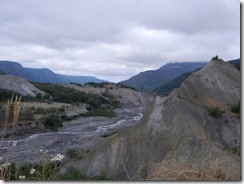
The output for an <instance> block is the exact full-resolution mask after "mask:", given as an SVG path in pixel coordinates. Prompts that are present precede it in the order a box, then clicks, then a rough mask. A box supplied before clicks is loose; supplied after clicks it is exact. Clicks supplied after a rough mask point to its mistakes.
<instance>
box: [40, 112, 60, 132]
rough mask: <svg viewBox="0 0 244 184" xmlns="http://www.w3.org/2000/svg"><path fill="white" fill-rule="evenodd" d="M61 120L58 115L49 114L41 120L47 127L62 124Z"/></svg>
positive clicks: (52, 127)
mask: <svg viewBox="0 0 244 184" xmlns="http://www.w3.org/2000/svg"><path fill="white" fill-rule="evenodd" d="M62 122H63V120H62V119H61V118H60V117H59V116H58V115H50V116H49V117H47V118H46V119H45V120H44V121H43V124H44V126H45V127H47V128H51V129H56V128H58V127H62V126H63V125H62Z"/></svg>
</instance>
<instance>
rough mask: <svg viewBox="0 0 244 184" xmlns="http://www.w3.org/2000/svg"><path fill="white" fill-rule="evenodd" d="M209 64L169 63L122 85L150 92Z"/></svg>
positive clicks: (136, 76)
mask: <svg viewBox="0 0 244 184" xmlns="http://www.w3.org/2000/svg"><path fill="white" fill-rule="evenodd" d="M206 64H207V62H182V63H168V64H166V65H164V66H162V67H160V68H159V69H157V70H150V71H145V72H141V73H139V74H138V75H135V76H133V77H131V78H130V79H128V80H126V81H122V82H121V83H123V84H126V85H128V86H132V87H134V88H136V89H138V90H141V91H150V90H152V89H154V88H156V87H158V86H160V85H163V84H165V83H167V82H169V81H170V80H172V79H174V78H175V77H178V76H179V75H181V74H183V73H186V72H190V71H193V70H196V69H199V68H202V67H203V66H205V65H206Z"/></svg>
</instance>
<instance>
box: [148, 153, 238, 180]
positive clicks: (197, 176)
mask: <svg viewBox="0 0 244 184" xmlns="http://www.w3.org/2000/svg"><path fill="white" fill-rule="evenodd" d="M174 163H175V162H174ZM146 179H149V180H188V181H195V180H210V181H212V180H240V166H239V167H238V166H237V165H235V164H233V163H231V162H229V161H228V160H226V158H225V157H219V158H216V159H215V160H213V161H210V162H209V163H208V165H207V166H206V167H205V169H199V168H197V166H194V165H188V166H186V165H180V164H177V163H175V164H174V165H173V164H172V160H164V161H163V162H161V163H160V164H159V165H158V167H156V168H155V172H153V173H152V174H151V175H149V176H147V178H146Z"/></svg>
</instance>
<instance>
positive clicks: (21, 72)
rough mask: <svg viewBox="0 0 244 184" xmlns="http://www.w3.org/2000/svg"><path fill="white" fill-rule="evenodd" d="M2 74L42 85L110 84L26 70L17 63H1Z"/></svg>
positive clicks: (85, 77) (85, 78)
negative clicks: (73, 83) (72, 83)
mask: <svg viewBox="0 0 244 184" xmlns="http://www.w3.org/2000/svg"><path fill="white" fill-rule="evenodd" d="M0 71H1V73H5V74H9V75H13V76H16V77H21V78H24V79H26V80H28V81H32V82H41V83H70V82H75V83H80V84H84V83H87V82H96V83H100V82H108V81H106V80H102V79H98V78H96V77H92V76H68V75H62V74H57V73H54V72H53V71H52V70H50V69H48V68H40V69H39V68H25V67H23V66H22V65H21V64H20V63H18V62H15V61H0Z"/></svg>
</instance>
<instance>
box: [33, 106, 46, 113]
mask: <svg viewBox="0 0 244 184" xmlns="http://www.w3.org/2000/svg"><path fill="white" fill-rule="evenodd" d="M35 113H36V114H45V113H46V110H45V109H44V108H43V107H37V108H36V110H35Z"/></svg>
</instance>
